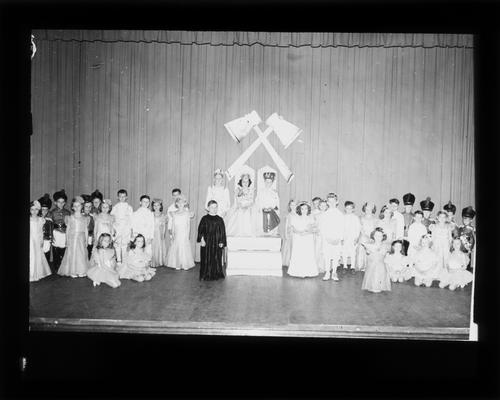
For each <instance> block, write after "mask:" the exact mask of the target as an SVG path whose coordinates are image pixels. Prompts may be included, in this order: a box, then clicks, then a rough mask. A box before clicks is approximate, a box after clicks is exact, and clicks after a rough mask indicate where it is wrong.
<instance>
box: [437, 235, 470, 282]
mask: <svg viewBox="0 0 500 400" xmlns="http://www.w3.org/2000/svg"><path fill="white" fill-rule="evenodd" d="M467 264H469V255H468V254H467V253H465V252H464V251H463V246H462V241H461V240H460V239H459V238H456V239H453V243H452V248H451V253H450V255H449V256H448V258H447V260H446V274H444V275H443V276H442V277H441V280H440V282H439V287H440V288H445V287H446V286H448V288H449V289H450V290H455V289H456V288H458V287H459V288H461V289H463V288H464V287H465V286H466V285H468V284H469V283H471V282H472V273H471V272H469V271H467V269H466V268H467Z"/></svg>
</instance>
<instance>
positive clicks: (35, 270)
mask: <svg viewBox="0 0 500 400" xmlns="http://www.w3.org/2000/svg"><path fill="white" fill-rule="evenodd" d="M41 209H42V206H41V204H40V203H39V202H38V201H37V200H35V201H33V202H31V204H30V214H31V216H30V282H34V281H38V280H40V279H42V278H45V277H46V276H48V275H50V274H51V273H52V272H51V271H50V267H49V263H48V262H47V258H46V257H45V254H44V252H43V225H44V224H45V218H43V217H40V216H38V214H39V212H40V210H41Z"/></svg>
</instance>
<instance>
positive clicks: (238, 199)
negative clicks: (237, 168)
mask: <svg viewBox="0 0 500 400" xmlns="http://www.w3.org/2000/svg"><path fill="white" fill-rule="evenodd" d="M253 207H254V186H253V182H252V179H251V178H250V173H249V172H246V171H245V172H243V173H242V174H241V175H240V179H239V180H238V181H237V185H236V190H235V201H234V204H233V207H232V208H231V210H229V212H228V215H227V235H228V236H255V220H254V210H253Z"/></svg>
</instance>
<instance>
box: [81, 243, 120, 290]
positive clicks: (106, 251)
mask: <svg viewBox="0 0 500 400" xmlns="http://www.w3.org/2000/svg"><path fill="white" fill-rule="evenodd" d="M90 265H91V267H90V268H89V270H88V271H87V276H88V277H89V278H90V279H91V280H92V281H93V283H94V286H98V285H100V284H101V283H105V284H106V285H109V286H111V287H112V288H117V287H118V286H120V284H121V282H120V279H119V276H118V272H116V254H115V248H114V246H113V242H112V240H111V235H110V234H109V233H102V234H101V235H99V239H98V241H97V246H96V247H95V248H94V250H93V251H92V256H91V258H90Z"/></svg>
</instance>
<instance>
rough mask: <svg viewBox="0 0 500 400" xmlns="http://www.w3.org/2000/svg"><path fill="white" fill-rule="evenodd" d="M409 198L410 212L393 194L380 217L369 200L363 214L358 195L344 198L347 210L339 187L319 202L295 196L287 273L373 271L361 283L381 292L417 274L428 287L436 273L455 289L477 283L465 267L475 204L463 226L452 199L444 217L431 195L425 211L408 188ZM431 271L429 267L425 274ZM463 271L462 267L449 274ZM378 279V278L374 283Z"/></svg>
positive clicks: (406, 198) (464, 215)
mask: <svg viewBox="0 0 500 400" xmlns="http://www.w3.org/2000/svg"><path fill="white" fill-rule="evenodd" d="M403 202H404V206H405V211H404V212H403V213H400V212H399V211H398V207H399V200H398V199H396V198H394V199H391V200H389V204H387V205H384V206H383V207H382V209H381V212H380V215H379V218H376V217H375V213H376V206H375V205H374V204H373V203H365V204H364V205H363V207H362V211H363V214H364V215H363V217H361V218H359V217H358V216H357V215H356V214H354V209H355V205H354V203H353V202H351V201H346V202H345V204H344V206H345V213H342V212H341V211H340V210H339V209H338V207H337V206H338V198H337V196H336V195H335V194H334V193H329V194H328V196H327V199H326V200H321V199H320V198H314V199H313V201H312V207H311V206H310V205H309V204H308V203H307V202H300V203H299V204H296V202H295V201H294V200H290V202H289V206H288V210H289V214H288V216H287V217H286V220H285V240H284V243H283V247H282V252H283V261H284V265H286V266H288V274H289V275H291V276H296V277H314V276H317V275H319V274H320V273H324V276H323V280H330V279H331V280H334V281H338V280H339V277H338V275H337V272H336V271H337V267H338V266H339V264H340V265H341V266H343V268H344V270H346V269H349V268H350V270H351V272H352V273H356V271H366V270H369V271H367V272H365V275H364V281H363V285H362V286H363V289H366V290H370V291H375V292H377V291H381V290H390V281H391V279H392V281H393V282H402V281H404V280H409V279H410V278H412V277H413V278H414V279H415V280H414V282H415V284H417V285H421V284H425V285H426V286H429V285H430V284H432V281H433V280H437V281H438V282H439V286H440V287H446V286H448V287H449V288H450V289H452V290H453V289H455V288H456V287H463V286H464V285H465V284H466V283H468V282H470V281H471V279H472V274H471V273H470V271H466V269H471V264H470V262H471V254H472V251H473V249H474V243H475V230H474V228H473V227H472V225H471V223H472V220H473V218H474V216H475V211H474V210H473V209H472V207H466V208H464V209H463V210H462V220H463V225H462V226H458V225H457V224H456V222H455V220H454V216H455V213H456V206H455V205H453V204H452V203H451V201H450V202H448V204H446V205H445V206H444V207H443V210H441V211H439V212H438V213H437V218H432V217H431V215H430V214H431V212H432V210H433V208H434V203H433V202H432V201H431V199H430V198H426V199H425V200H423V201H421V202H420V207H421V209H422V210H417V211H415V212H413V211H412V208H413V205H414V203H415V196H414V195H413V194H411V193H407V194H405V195H404V196H403ZM457 247H458V249H459V250H456V248H457ZM457 251H458V252H457ZM459 261H460V263H459ZM398 263H399V265H398ZM405 263H406V264H405ZM372 266H378V268H375V269H374V268H371V267H372ZM424 270H425V271H427V270H428V271H427V272H426V274H424V273H423V271H424ZM375 271H377V272H376V273H374V272H375ZM457 271H463V272H460V273H459V274H452V275H450V274H451V273H452V272H457ZM431 276H432V279H431V281H430V284H429V279H430V277H431ZM451 276H453V277H455V278H454V279H451V278H450V277H451ZM459 276H460V277H461V279H459V280H458V282H459V283H457V284H455V283H454V282H456V281H457V279H456V278H457V277H459ZM450 279H451V280H450ZM372 281H373V282H376V283H375V285H371V284H370V282H372ZM446 282H448V284H446ZM449 282H451V284H450V283H449ZM464 282H466V283H464ZM377 287H379V288H377Z"/></svg>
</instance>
